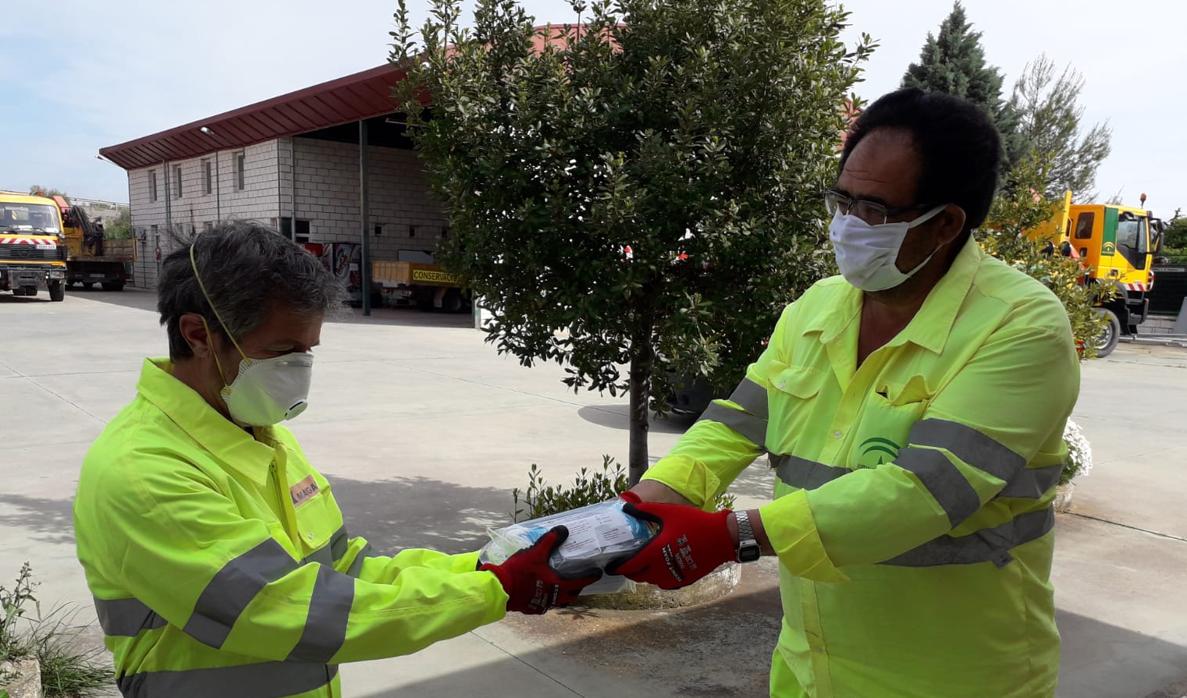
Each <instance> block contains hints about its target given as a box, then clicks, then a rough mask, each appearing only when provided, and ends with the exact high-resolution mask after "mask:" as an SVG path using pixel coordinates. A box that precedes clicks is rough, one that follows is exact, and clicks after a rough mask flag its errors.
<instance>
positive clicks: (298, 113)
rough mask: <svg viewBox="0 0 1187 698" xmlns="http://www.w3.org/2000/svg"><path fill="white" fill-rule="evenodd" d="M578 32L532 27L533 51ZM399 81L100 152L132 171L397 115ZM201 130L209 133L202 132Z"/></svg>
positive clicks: (331, 90) (316, 91) (281, 103)
mask: <svg viewBox="0 0 1187 698" xmlns="http://www.w3.org/2000/svg"><path fill="white" fill-rule="evenodd" d="M582 28H583V27H582V25H580V24H558V25H543V26H539V27H536V34H535V35H534V36H533V37H532V48H533V50H536V51H539V50H541V49H542V48H543V47H544V46H545V45H547V44H553V45H556V46H558V47H561V48H563V47H564V46H565V45H566V44H567V43H568V42H569V41H570V40H572V39H573V38H575V37H578V36H580V35H581V31H582ZM610 40H611V41H613V39H610ZM403 77H404V71H402V70H399V69H398V68H396V67H395V66H393V65H391V64H385V65H381V66H379V67H378V68H372V69H371V70H364V71H362V72H361V73H355V74H353V75H347V76H346V77H342V78H338V79H337V80H331V81H329V82H323V83H321V84H319V85H314V86H312V87H306V88H305V89H303V90H297V91H296V92H290V93H288V94H286V95H281V96H279V97H273V98H272V99H268V100H264V101H263V102H256V103H255V104H249V105H248V106H246V107H240V108H239V109H235V110H233V111H229V112H225V113H223V114H218V115H217V116H211V117H209V118H206V119H199V120H198V121H194V122H192V123H188V124H185V125H184V126H178V127H176V128H171V129H169V130H167V131H161V132H160V133H154V134H152V135H151V136H144V137H143V138H137V139H136V140H134V141H128V142H127V143H120V144H119V145H111V146H108V147H106V148H101V149H100V150H99V154H100V155H102V156H103V157H105V158H107V159H108V160H111V161H112V162H114V163H115V164H117V165H119V166H120V167H122V168H124V169H125V170H131V169H136V168H139V167H148V166H150V165H155V164H159V163H161V162H164V161H173V160H185V159H188V158H194V157H199V156H201V155H206V154H208V153H213V152H214V151H216V150H227V149H231V148H242V147H244V146H248V145H252V144H254V143H262V142H264V141H270V140H272V139H273V138H283V137H285V136H295V135H298V134H301V133H308V132H310V131H317V130H319V129H323V128H329V127H331V126H339V125H342V124H346V123H350V122H353V121H359V120H362V119H370V118H374V117H377V116H383V115H384V114H390V113H392V112H393V111H395V101H394V99H393V97H392V88H393V87H395V85H396V84H397V83H398V82H400V80H402V79H403ZM203 127H205V128H207V129H209V132H208V133H203V132H202V128H203Z"/></svg>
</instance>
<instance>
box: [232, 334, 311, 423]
mask: <svg viewBox="0 0 1187 698" xmlns="http://www.w3.org/2000/svg"><path fill="white" fill-rule="evenodd" d="M242 353H243V352H242V351H241V352H240V354H242ZM220 372H221V369H220ZM312 380H313V354H311V353H309V352H293V353H291V354H284V355H283V356H276V357H273V358H271V359H253V358H250V357H247V356H244V357H243V360H242V361H241V362H239V375H237V376H235V380H233V381H231V384H230V385H228V386H224V387H223V389H222V390H221V391H220V392H219V394H220V395H222V397H223V402H225V403H227V410H228V411H229V412H230V413H231V419H233V420H235V423H236V424H239V425H240V426H251V427H267V426H272V425H273V424H278V423H280V422H283V421H285V420H286V419H292V418H293V417H296V416H297V415H299V414H301V413H302V412H304V411H305V408H306V407H308V406H309V385H310V383H311V382H312Z"/></svg>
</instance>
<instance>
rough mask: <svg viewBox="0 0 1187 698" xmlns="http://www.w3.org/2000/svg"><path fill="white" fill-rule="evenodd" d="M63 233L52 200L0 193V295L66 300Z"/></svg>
mask: <svg viewBox="0 0 1187 698" xmlns="http://www.w3.org/2000/svg"><path fill="white" fill-rule="evenodd" d="M67 256H68V252H67V248H66V230H65V225H63V223H62V216H61V212H60V210H59V208H58V205H57V203H56V202H54V200H53V199H48V198H46V197H44V196H31V195H29V194H18V193H15V192H4V191H0V291H11V292H12V294H13V295H14V296H36V295H37V292H38V290H39V289H45V290H47V291H49V297H50V300H53V301H60V300H62V299H63V298H65V297H66V273H67V271H66V258H67Z"/></svg>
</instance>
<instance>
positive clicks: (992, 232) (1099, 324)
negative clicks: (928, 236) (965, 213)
mask: <svg viewBox="0 0 1187 698" xmlns="http://www.w3.org/2000/svg"><path fill="white" fill-rule="evenodd" d="M1052 167H1053V166H1052V164H1051V162H1050V161H1047V160H1044V159H1043V158H1042V157H1041V156H1040V155H1035V154H1032V155H1029V156H1027V157H1026V159H1024V160H1023V161H1022V162H1020V163H1019V164H1018V165H1017V166H1016V167H1015V168H1014V171H1013V172H1012V173H1011V180H1012V186H1010V187H1007V188H1004V189H1003V190H1002V191H1000V192H998V195H997V197H996V198H995V199H994V201H993V208H992V209H990V211H989V217H988V219H986V221H985V224H984V225H982V226H981V228H980V229H979V230H978V231H977V238H978V241H979V242H980V243H981V246H982V247H983V248H984V249H985V251H986V252H988V253H989V254H991V255H993V256H995V257H997V258H998V259H1001V260H1002V261H1004V262H1006V263H1008V264H1010V265H1012V266H1013V267H1014V268H1016V269H1018V270H1019V271H1022V272H1023V273H1025V274H1028V275H1029V276H1032V277H1034V278H1035V279H1037V280H1038V281H1039V282H1041V283H1042V284H1043V285H1044V286H1046V287H1047V288H1049V289H1051V292H1052V293H1054V294H1055V296H1056V297H1058V298H1059V300H1060V302H1062V303H1063V307H1064V310H1066V311H1067V314H1068V321H1069V322H1070V323H1071V326H1072V336H1073V337H1075V339H1076V346H1077V347H1078V348H1079V349H1080V351H1081V356H1083V357H1084V358H1093V357H1095V356H1096V349H1097V338H1099V337H1100V336H1101V333H1102V332H1103V331H1104V329H1105V325H1104V320H1103V316H1102V315H1101V314H1100V313H1099V312H1097V310H1095V307H1096V306H1097V305H1099V304H1101V303H1104V302H1106V301H1108V300H1109V299H1110V298H1111V295H1112V293H1113V287H1112V286H1110V285H1107V284H1089V283H1086V280H1085V278H1084V268H1083V267H1081V266H1080V262H1079V260H1076V259H1072V258H1071V257H1065V256H1063V255H1062V254H1060V250H1059V249H1058V248H1055V247H1053V246H1049V245H1048V243H1047V242H1046V241H1043V240H1034V239H1032V238H1031V237H1029V236H1028V235H1027V232H1028V231H1031V230H1034V229H1035V228H1037V227H1039V226H1041V225H1042V224H1043V223H1045V222H1047V221H1049V220H1050V219H1051V217H1052V216H1053V215H1054V214H1055V212H1056V210H1057V208H1058V206H1059V205H1060V202H1061V201H1062V198H1063V197H1062V195H1061V196H1060V198H1059V199H1058V200H1056V199H1053V198H1049V197H1046V196H1044V195H1043V187H1044V185H1045V184H1046V183H1047V182H1048V181H1049V180H1050V177H1051V169H1052Z"/></svg>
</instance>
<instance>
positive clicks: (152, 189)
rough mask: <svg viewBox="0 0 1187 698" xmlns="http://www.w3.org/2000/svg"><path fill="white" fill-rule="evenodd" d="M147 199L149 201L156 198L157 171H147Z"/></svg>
mask: <svg viewBox="0 0 1187 698" xmlns="http://www.w3.org/2000/svg"><path fill="white" fill-rule="evenodd" d="M148 199H149V201H156V200H157V171H156V170H149V171H148Z"/></svg>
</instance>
